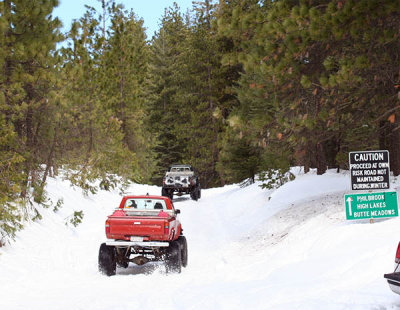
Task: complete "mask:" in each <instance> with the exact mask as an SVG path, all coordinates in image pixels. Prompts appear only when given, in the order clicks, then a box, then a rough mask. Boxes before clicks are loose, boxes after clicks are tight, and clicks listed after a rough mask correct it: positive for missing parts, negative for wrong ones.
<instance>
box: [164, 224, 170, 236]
mask: <svg viewBox="0 0 400 310" xmlns="http://www.w3.org/2000/svg"><path fill="white" fill-rule="evenodd" d="M164 234H165V235H168V234H169V222H168V221H165V223H164Z"/></svg>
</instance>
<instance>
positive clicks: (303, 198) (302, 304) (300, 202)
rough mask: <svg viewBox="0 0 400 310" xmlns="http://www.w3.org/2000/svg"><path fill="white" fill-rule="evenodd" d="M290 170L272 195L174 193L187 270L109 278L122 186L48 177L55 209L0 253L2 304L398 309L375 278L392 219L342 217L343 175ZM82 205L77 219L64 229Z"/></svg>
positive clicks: (399, 236) (393, 227)
mask: <svg viewBox="0 0 400 310" xmlns="http://www.w3.org/2000/svg"><path fill="white" fill-rule="evenodd" d="M296 174H297V178H296V180H294V181H292V182H289V183H287V184H285V185H284V186H282V187H281V188H279V189H278V190H275V191H266V190H262V189H261V188H260V187H259V186H258V185H259V184H254V185H251V186H249V187H246V188H240V187H238V186H226V187H223V188H215V189H209V190H203V191H202V198H201V199H200V200H199V201H198V202H194V201H191V200H189V199H187V198H186V197H185V196H183V197H180V198H177V199H175V200H174V204H175V207H176V208H179V209H180V210H181V215H180V219H181V222H182V224H183V227H184V233H185V235H186V237H187V239H188V247H189V265H188V267H187V268H186V269H184V270H183V272H182V273H181V274H173V275H166V274H165V272H164V266H163V265H162V264H153V265H151V264H150V265H144V266H142V267H137V266H135V265H133V264H131V265H130V266H129V268H128V269H118V270H117V275H116V276H114V277H105V276H102V275H100V274H99V273H98V271H97V255H98V248H99V245H100V243H101V242H103V241H104V238H105V236H104V221H105V219H106V216H107V215H108V214H110V213H111V211H112V210H113V209H114V208H116V207H117V206H118V204H119V201H120V195H119V193H118V192H117V191H115V192H104V191H103V192H99V193H98V194H97V195H90V196H89V197H84V196H83V195H82V192H81V191H80V190H74V189H73V188H71V187H70V186H69V184H68V183H67V182H63V181H60V180H54V179H53V180H50V182H49V185H48V188H47V190H48V192H49V196H50V197H51V199H52V200H53V201H57V199H59V198H61V197H63V199H64V206H63V207H62V208H61V209H60V210H59V211H57V212H56V213H54V212H53V211H52V210H51V209H45V210H42V215H43V219H42V220H41V221H39V222H35V223H31V224H29V225H27V227H26V229H25V230H23V231H21V232H20V233H19V234H18V237H17V239H16V242H14V243H12V244H11V245H10V246H7V247H5V248H1V249H0V292H1V295H0V309H85V310H86V309H318V310H319V309H398V308H399V307H400V296H397V295H395V294H393V293H392V292H391V291H390V289H389V287H388V285H387V283H386V281H385V280H384V279H383V273H386V272H391V271H392V270H393V262H394V252H395V249H396V246H397V242H398V241H399V240H400V219H398V218H395V219H390V220H381V221H379V222H376V223H375V224H369V221H356V222H349V221H346V219H345V206H344V201H343V195H344V193H348V192H350V191H349V188H350V184H349V179H350V177H349V175H348V174H347V173H339V174H337V173H335V172H333V171H329V172H328V173H326V174H324V175H322V176H317V175H315V173H308V174H306V175H304V174H302V173H300V172H299V171H297V173H296ZM399 184H400V182H397V181H396V180H394V181H393V184H392V189H394V190H397V186H399ZM128 191H129V192H131V193H134V194H145V193H150V194H159V193H160V192H161V190H160V188H158V187H155V186H144V185H132V186H131V187H130V188H129V190H128ZM79 210H83V212H84V219H83V223H82V224H81V225H79V226H78V227H76V228H75V227H73V226H71V225H69V226H66V225H65V222H66V221H67V219H68V217H69V216H70V215H71V214H72V213H73V212H74V211H79Z"/></svg>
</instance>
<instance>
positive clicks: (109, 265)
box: [99, 243, 117, 276]
mask: <svg viewBox="0 0 400 310" xmlns="http://www.w3.org/2000/svg"><path fill="white" fill-rule="evenodd" d="M116 270H117V264H116V261H115V248H114V247H113V246H108V245H106V244H105V243H102V244H101V245H100V249H99V271H100V272H101V273H103V274H105V275H107V276H113V275H115V273H116Z"/></svg>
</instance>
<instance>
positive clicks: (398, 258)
mask: <svg viewBox="0 0 400 310" xmlns="http://www.w3.org/2000/svg"><path fill="white" fill-rule="evenodd" d="M395 262H396V264H398V263H400V242H399V244H398V245H397V251H396V258H395Z"/></svg>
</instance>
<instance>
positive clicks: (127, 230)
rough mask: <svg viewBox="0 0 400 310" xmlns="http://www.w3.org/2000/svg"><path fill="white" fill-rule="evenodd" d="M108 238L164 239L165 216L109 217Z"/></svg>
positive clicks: (165, 237)
mask: <svg viewBox="0 0 400 310" xmlns="http://www.w3.org/2000/svg"><path fill="white" fill-rule="evenodd" d="M108 221H109V225H110V232H109V234H110V238H111V239H120V240H129V241H131V240H132V238H131V237H144V239H143V240H144V241H147V240H166V239H167V237H168V236H167V235H165V225H166V223H168V219H167V218H160V217H151V216H146V217H138V216H118V217H117V216H112V217H109V220H108Z"/></svg>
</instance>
